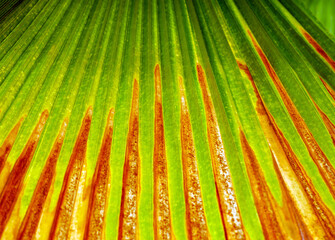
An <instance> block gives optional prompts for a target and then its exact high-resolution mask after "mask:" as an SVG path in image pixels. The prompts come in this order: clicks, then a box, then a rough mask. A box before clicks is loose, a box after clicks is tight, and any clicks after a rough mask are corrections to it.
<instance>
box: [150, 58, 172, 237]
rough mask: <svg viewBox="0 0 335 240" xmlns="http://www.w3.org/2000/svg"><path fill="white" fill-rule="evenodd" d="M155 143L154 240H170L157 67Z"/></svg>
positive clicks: (166, 176) (157, 67) (161, 112)
mask: <svg viewBox="0 0 335 240" xmlns="http://www.w3.org/2000/svg"><path fill="white" fill-rule="evenodd" d="M154 75H155V90H156V91H155V127H154V134H155V140H154V141H155V143H154V161H153V164H154V221H153V222H154V235H155V239H172V226H171V216H170V202H169V189H168V169H167V162H166V152H165V137H164V122H163V106H162V86H161V76H160V71H159V65H158V64H157V65H156V67H155V74H154Z"/></svg>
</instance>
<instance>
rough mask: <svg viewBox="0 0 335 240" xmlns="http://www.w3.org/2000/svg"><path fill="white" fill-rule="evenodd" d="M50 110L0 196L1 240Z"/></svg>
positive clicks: (43, 114)
mask: <svg viewBox="0 0 335 240" xmlns="http://www.w3.org/2000/svg"><path fill="white" fill-rule="evenodd" d="M48 116H49V112H48V110H45V111H43V113H42V114H41V116H40V119H39V121H38V123H37V125H36V127H35V129H34V130H33V132H32V133H31V135H30V138H29V140H28V142H27V144H26V145H25V147H24V149H23V151H22V153H21V155H20V156H19V158H18V159H17V160H16V162H15V165H14V167H13V169H12V171H11V173H10V175H9V177H8V180H7V182H6V185H5V186H4V188H3V190H2V192H1V195H0V238H1V236H2V233H3V231H4V229H5V227H6V225H7V222H8V219H9V217H10V216H11V213H12V211H13V208H14V206H15V204H16V201H17V199H18V196H19V194H20V192H21V190H22V186H23V181H24V177H25V175H26V172H27V170H28V168H29V165H30V162H31V160H32V158H33V156H34V153H35V150H36V147H37V144H38V142H39V139H40V136H41V134H42V131H43V128H44V125H45V123H46V121H47V119H48Z"/></svg>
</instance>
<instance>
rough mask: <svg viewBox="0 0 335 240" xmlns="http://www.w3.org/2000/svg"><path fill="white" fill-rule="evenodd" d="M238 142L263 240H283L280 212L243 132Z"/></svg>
mask: <svg viewBox="0 0 335 240" xmlns="http://www.w3.org/2000/svg"><path fill="white" fill-rule="evenodd" d="M240 141H241V146H242V151H243V156H244V162H245V165H246V169H247V173H248V176H249V181H250V185H251V189H252V194H253V196H254V202H255V206H256V209H257V212H258V216H259V219H260V221H261V226H262V229H263V234H264V237H265V239H285V237H284V236H285V234H284V233H283V230H282V229H281V227H282V226H281V223H280V220H279V218H278V215H277V214H278V213H279V211H281V210H280V209H279V208H278V207H277V206H276V204H275V200H274V199H273V196H272V195H271V192H270V190H269V187H268V185H267V184H266V180H265V177H264V174H263V171H262V168H261V167H260V165H259V163H258V161H257V158H256V155H255V153H254V151H253V150H252V148H251V147H250V145H249V143H248V141H247V139H246V137H245V135H244V132H243V131H242V130H240Z"/></svg>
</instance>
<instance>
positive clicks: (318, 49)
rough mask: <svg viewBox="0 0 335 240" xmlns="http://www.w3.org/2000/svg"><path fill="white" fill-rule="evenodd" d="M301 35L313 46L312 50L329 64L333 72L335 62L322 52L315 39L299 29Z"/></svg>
mask: <svg viewBox="0 0 335 240" xmlns="http://www.w3.org/2000/svg"><path fill="white" fill-rule="evenodd" d="M300 31H301V33H302V35H304V37H305V38H306V40H307V41H308V42H309V43H310V44H311V45H312V46H313V48H314V49H315V50H316V51H317V52H318V53H319V54H320V55H321V56H322V57H323V58H324V59H325V60H326V61H327V62H328V63H329V65H330V66H331V67H332V69H333V70H334V71H335V61H334V60H333V59H332V58H331V57H330V56H329V55H328V54H327V53H326V52H325V50H323V48H322V47H321V46H320V45H319V44H318V43H317V41H315V39H314V38H313V37H312V36H311V35H309V33H308V32H306V31H305V30H304V29H300Z"/></svg>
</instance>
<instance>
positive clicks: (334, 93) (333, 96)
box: [320, 77, 335, 101]
mask: <svg viewBox="0 0 335 240" xmlns="http://www.w3.org/2000/svg"><path fill="white" fill-rule="evenodd" d="M320 80H321V82H322V83H323V85H324V86H325V87H326V89H327V91H328V92H329V94H330V96H331V97H332V98H333V99H334V101H335V91H334V90H333V89H332V88H331V87H330V86H329V85H328V84H327V83H326V81H325V80H323V79H322V77H320Z"/></svg>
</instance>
